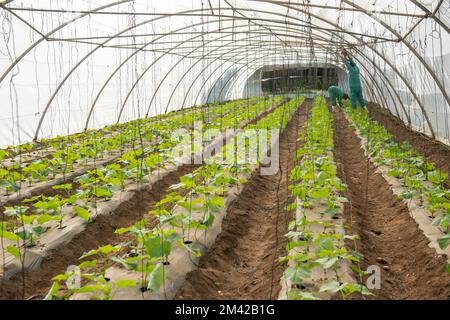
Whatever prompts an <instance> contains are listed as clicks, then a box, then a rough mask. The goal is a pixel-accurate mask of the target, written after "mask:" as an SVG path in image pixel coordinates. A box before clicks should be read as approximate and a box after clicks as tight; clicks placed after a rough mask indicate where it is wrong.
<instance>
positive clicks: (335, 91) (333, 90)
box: [328, 86, 344, 110]
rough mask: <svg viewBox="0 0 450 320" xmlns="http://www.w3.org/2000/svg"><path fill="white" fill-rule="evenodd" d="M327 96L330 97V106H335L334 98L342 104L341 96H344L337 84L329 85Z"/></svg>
mask: <svg viewBox="0 0 450 320" xmlns="http://www.w3.org/2000/svg"><path fill="white" fill-rule="evenodd" d="M328 96H329V99H330V103H331V106H332V107H333V110H334V108H335V107H336V100H337V101H338V105H339V106H342V98H343V97H344V91H343V90H342V89H341V88H340V87H337V86H330V87H329V88H328Z"/></svg>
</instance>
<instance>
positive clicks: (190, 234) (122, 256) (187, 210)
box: [46, 97, 304, 299]
mask: <svg viewBox="0 0 450 320" xmlns="http://www.w3.org/2000/svg"><path fill="white" fill-rule="evenodd" d="M303 101H304V98H303V97H300V98H294V99H292V100H291V101H289V102H287V103H285V104H283V105H282V106H280V107H278V108H277V109H275V110H274V111H273V112H271V113H269V114H268V115H267V116H266V117H264V118H262V119H260V120H259V121H258V122H257V123H256V124H255V125H252V126H248V128H246V130H249V129H254V130H257V131H258V130H259V131H258V132H260V135H259V136H256V137H254V136H252V138H250V141H248V142H247V144H246V147H248V148H253V149H255V148H258V143H257V142H258V141H257V140H258V139H263V138H266V137H262V135H266V134H267V132H266V131H262V129H268V128H278V129H279V130H282V129H283V128H284V127H285V126H286V124H287V123H288V121H289V119H290V118H291V116H292V115H293V113H294V111H295V110H296V109H297V108H298V106H299V105H300V104H301V103H302V102H303ZM245 136H246V131H243V132H239V133H237V135H236V136H235V137H234V138H233V140H232V141H230V142H228V143H227V144H226V145H225V146H224V147H222V148H221V149H220V150H219V151H218V152H217V153H216V154H215V155H214V156H213V157H211V158H209V159H207V160H206V162H207V164H205V165H203V166H201V167H200V168H198V169H196V170H194V171H193V172H192V173H190V174H187V175H184V176H182V177H181V178H180V181H179V183H177V184H174V185H172V186H171V187H170V189H171V190H172V192H171V193H169V194H168V195H167V196H166V197H165V198H163V199H162V200H161V201H160V202H158V203H157V204H156V206H155V208H154V209H153V210H152V211H150V212H149V213H148V215H146V217H144V218H143V219H142V220H140V221H138V222H136V223H135V224H133V225H132V226H129V227H127V228H122V229H118V230H116V233H118V234H123V235H125V236H126V239H127V241H126V242H124V243H114V244H109V245H106V246H103V247H100V248H98V249H96V250H91V251H89V252H87V253H85V254H84V255H83V256H82V257H80V260H81V261H83V262H82V263H80V264H79V265H78V268H75V271H73V270H71V271H68V272H66V273H64V274H60V275H58V276H56V277H55V278H53V280H54V282H53V285H52V288H51V290H50V291H49V293H48V295H47V297H46V298H47V299H70V298H71V297H72V296H73V295H74V294H80V293H84V294H86V293H88V294H89V295H90V296H89V297H90V298H91V299H110V298H112V297H113V296H114V292H115V290H118V289H122V288H129V287H139V288H140V289H141V291H143V292H146V291H149V292H156V291H159V290H160V289H161V287H162V286H163V285H164V282H165V279H166V277H167V270H168V269H167V266H168V265H169V264H170V263H171V262H172V259H171V256H172V253H173V252H174V249H175V248H182V250H187V252H189V255H192V256H194V257H198V256H199V255H200V254H201V251H200V248H199V247H196V245H195V243H196V242H195V240H196V237H197V235H196V233H197V232H198V231H199V230H204V231H205V232H206V231H207V230H208V229H209V228H210V227H211V226H212V225H213V223H214V221H215V219H216V218H217V217H216V216H217V214H218V213H219V212H220V211H221V210H222V209H223V207H224V205H225V200H224V199H225V198H226V197H227V194H228V192H229V190H230V189H231V188H233V187H235V186H236V185H238V184H242V183H244V182H245V176H248V175H249V173H250V172H252V171H253V170H254V168H255V167H256V166H258V162H257V161H256V162H254V163H251V162H247V163H243V162H241V161H240V160H239V159H238V156H237V155H236V153H237V150H236V149H237V143H238V141H240V139H243V137H245ZM254 151H255V150H254ZM227 155H228V157H227ZM235 155H236V156H235ZM224 159H228V160H227V161H225V160H224ZM230 160H231V161H230ZM154 218H156V220H157V223H156V225H155V224H153V223H150V222H149V220H154ZM179 263H183V262H179ZM112 267H115V268H117V267H119V268H121V269H125V270H128V271H131V272H133V273H134V274H139V277H127V278H125V279H115V280H114V281H113V280H111V279H109V278H108V277H107V276H106V275H105V274H106V272H107V270H108V269H110V268H112ZM79 277H81V279H82V282H81V284H82V285H81V287H80V286H75V285H74V279H75V278H79ZM136 279H139V280H136Z"/></svg>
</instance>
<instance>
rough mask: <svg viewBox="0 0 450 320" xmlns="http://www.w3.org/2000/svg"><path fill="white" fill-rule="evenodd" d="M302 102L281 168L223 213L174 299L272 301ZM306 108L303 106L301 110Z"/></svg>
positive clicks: (285, 139) (284, 140)
mask: <svg viewBox="0 0 450 320" xmlns="http://www.w3.org/2000/svg"><path fill="white" fill-rule="evenodd" d="M309 105H310V102H305V103H304V104H303V105H302V107H300V108H299V110H298V111H297V114H296V115H295V116H294V117H293V118H292V120H291V121H290V123H289V124H288V126H287V128H286V129H285V130H284V132H283V134H282V136H281V138H280V167H281V171H280V170H279V171H278V173H277V174H276V175H270V176H262V175H260V174H259V172H256V173H254V174H253V176H252V177H251V179H250V180H249V181H248V182H247V184H246V185H245V187H244V189H243V191H242V192H241V194H240V196H239V197H238V198H237V199H236V200H235V202H234V203H233V204H232V205H231V206H230V208H229V209H228V213H227V216H226V218H225V219H224V221H223V226H222V232H221V234H220V235H219V236H218V238H217V239H216V242H215V244H214V245H213V247H212V248H211V250H210V251H209V252H208V253H207V254H206V255H205V256H203V257H202V258H201V259H200V263H199V268H198V269H197V270H195V271H192V272H191V273H189V274H188V276H187V280H186V282H185V284H184V285H183V287H182V288H181V289H180V290H179V292H178V293H177V295H176V299H275V298H276V297H277V296H278V293H279V291H280V289H281V287H280V285H279V282H280V278H281V276H282V273H283V270H284V269H285V266H283V265H281V264H279V263H277V262H276V261H274V257H279V256H281V255H283V250H284V246H285V244H286V242H285V239H284V234H285V233H286V230H287V223H288V222H289V221H290V219H291V217H292V216H291V215H290V214H288V213H287V212H286V211H285V210H284V208H285V206H286V204H287V203H289V202H291V201H292V200H293V199H291V198H290V197H288V195H289V193H288V190H287V183H288V180H287V175H288V174H289V172H290V169H291V168H292V167H293V164H294V159H293V158H294V154H295V150H296V139H297V137H298V131H299V129H300V128H301V127H302V125H303V122H304V120H305V118H306V115H307V112H306V110H309ZM306 106H308V107H306Z"/></svg>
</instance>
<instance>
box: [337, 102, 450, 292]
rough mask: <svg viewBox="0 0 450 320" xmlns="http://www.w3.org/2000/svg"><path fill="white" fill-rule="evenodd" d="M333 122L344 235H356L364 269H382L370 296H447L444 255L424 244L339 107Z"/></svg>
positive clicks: (448, 286) (449, 281)
mask: <svg viewBox="0 0 450 320" xmlns="http://www.w3.org/2000/svg"><path fill="white" fill-rule="evenodd" d="M334 125H335V147H336V149H335V157H336V162H337V163H338V173H339V174H340V177H341V178H342V179H343V181H344V182H345V183H347V184H348V189H347V194H346V196H347V198H348V199H349V200H350V203H349V204H347V205H346V206H345V218H346V220H347V224H348V225H350V230H349V233H356V234H359V235H360V236H361V241H360V242H358V247H357V248H356V249H357V250H358V251H359V252H361V253H363V254H364V257H365V260H364V264H363V267H364V268H366V267H367V266H368V265H378V266H379V267H380V268H381V289H380V290H375V291H374V293H375V294H376V297H374V299H449V298H450V275H449V274H447V273H446V272H445V267H446V261H445V259H444V257H442V256H439V255H437V254H436V252H435V250H434V249H432V248H430V247H428V245H427V244H428V240H427V239H426V237H425V236H424V234H423V233H422V231H421V230H420V229H419V227H418V226H417V224H416V223H415V221H414V220H413V219H412V218H411V217H410V215H409V213H408V208H407V206H406V205H405V204H404V203H403V202H402V201H399V200H398V199H397V198H396V197H395V195H393V193H392V191H391V189H390V186H389V184H388V183H387V182H386V180H384V178H383V177H382V176H381V175H380V174H379V173H377V172H376V171H375V167H374V166H373V165H372V164H371V163H370V162H368V161H367V157H366V156H365V155H364V151H363V150H362V149H361V148H360V140H359V138H357V137H356V135H355V134H354V132H353V131H352V130H351V129H349V128H348V122H347V120H346V119H345V117H344V115H343V113H342V112H341V111H340V112H338V113H336V114H335V124H334ZM366 177H368V179H366ZM366 180H367V184H366ZM366 185H367V188H366ZM366 190H367V198H366ZM366 200H367V201H366Z"/></svg>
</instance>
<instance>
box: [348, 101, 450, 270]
mask: <svg viewBox="0 0 450 320" xmlns="http://www.w3.org/2000/svg"><path fill="white" fill-rule="evenodd" d="M344 105H345V110H346V113H347V115H348V117H349V118H350V122H351V125H352V126H353V127H355V128H357V129H358V130H359V133H360V135H361V136H362V137H364V138H366V141H367V142H366V148H367V151H368V153H369V155H370V157H371V159H372V161H373V162H374V163H375V164H377V165H385V166H386V167H388V168H389V171H388V173H387V174H388V175H389V176H392V177H395V178H397V179H399V180H400V181H401V183H402V185H403V186H404V187H405V189H406V190H405V191H404V192H402V193H401V194H400V195H399V197H400V198H401V199H402V200H408V199H417V200H418V201H419V205H420V206H421V207H422V208H424V209H426V210H427V211H429V212H430V213H431V215H432V219H433V221H432V224H433V225H434V226H436V227H438V228H440V229H441V230H442V231H443V232H444V236H442V237H440V238H439V239H438V244H439V247H440V248H441V249H446V248H447V247H448V246H449V245H450V232H449V231H450V190H449V189H446V188H445V186H444V182H445V180H446V179H447V177H448V174H446V173H444V172H442V171H440V170H439V169H437V168H436V165H435V164H434V163H432V162H429V161H427V160H425V159H424V157H422V156H421V155H420V154H419V153H418V152H417V151H415V150H414V149H413V147H412V146H411V145H410V144H408V143H397V142H396V141H395V139H394V137H393V136H392V135H391V134H390V133H389V132H388V131H387V130H386V128H385V127H384V126H383V125H381V124H379V123H378V122H376V121H374V120H372V119H371V118H370V116H369V114H368V112H367V111H366V110H365V109H361V108H357V109H352V108H351V107H350V106H349V104H348V103H346V104H344ZM448 269H449V271H450V267H449V268H448Z"/></svg>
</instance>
